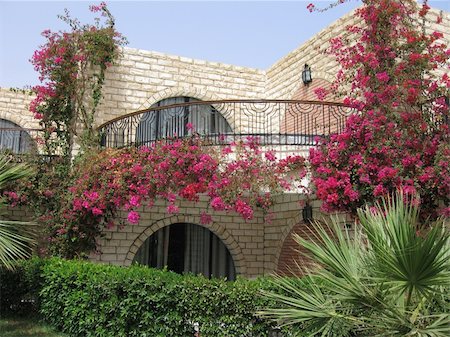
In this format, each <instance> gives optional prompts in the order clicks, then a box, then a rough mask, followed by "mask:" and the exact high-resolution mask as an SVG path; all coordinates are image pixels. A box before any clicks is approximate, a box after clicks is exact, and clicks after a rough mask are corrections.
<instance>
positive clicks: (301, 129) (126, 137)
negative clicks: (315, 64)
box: [98, 100, 355, 147]
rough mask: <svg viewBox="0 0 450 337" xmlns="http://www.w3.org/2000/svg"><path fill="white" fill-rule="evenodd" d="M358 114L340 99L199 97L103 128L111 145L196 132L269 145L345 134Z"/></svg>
mask: <svg viewBox="0 0 450 337" xmlns="http://www.w3.org/2000/svg"><path fill="white" fill-rule="evenodd" d="M354 112H355V110H353V109H351V108H348V107H346V106H345V105H343V104H341V103H335V102H316V101H296V100H222V101H195V102H188V103H180V104H173V105H166V106H159V107H152V108H149V109H145V110H140V111H136V112H134V113H131V114H128V115H125V116H120V117H118V118H115V119H113V120H111V121H109V122H107V123H105V124H103V125H101V126H100V127H99V128H98V130H99V133H100V136H101V144H102V146H105V147H125V146H140V145H147V144H150V143H152V142H154V141H156V140H159V139H164V138H170V137H173V136H177V137H183V136H187V135H190V134H192V133H193V132H196V133H198V134H200V135H201V136H203V137H205V138H207V139H208V140H209V141H210V142H211V144H213V145H215V144H217V145H219V144H227V143H230V142H232V141H236V140H239V139H242V138H245V137H247V136H255V137H258V138H259V140H260V142H261V144H265V145H302V146H311V145H314V143H315V138H316V136H326V135H330V134H332V133H336V132H340V131H341V130H342V129H343V128H344V125H345V121H346V119H347V117H348V116H349V115H350V114H352V113H354Z"/></svg>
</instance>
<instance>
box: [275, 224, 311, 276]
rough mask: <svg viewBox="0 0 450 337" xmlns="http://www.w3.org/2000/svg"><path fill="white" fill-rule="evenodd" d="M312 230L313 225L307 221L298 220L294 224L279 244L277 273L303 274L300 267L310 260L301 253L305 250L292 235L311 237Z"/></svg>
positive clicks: (307, 263) (306, 264) (309, 263)
mask: <svg viewBox="0 0 450 337" xmlns="http://www.w3.org/2000/svg"><path fill="white" fill-rule="evenodd" d="M314 232H315V230H314V227H313V226H312V225H311V224H309V223H305V222H304V221H300V222H297V223H296V224H294V226H293V227H292V228H291V230H290V231H289V233H288V234H287V235H286V237H285V239H284V240H283V241H282V242H283V244H282V245H281V246H280V250H279V254H278V261H277V264H276V266H277V267H276V268H277V270H276V271H277V274H279V275H286V276H292V275H300V276H301V275H302V274H303V271H302V269H301V268H302V267H307V266H310V265H311V264H312V260H311V259H310V258H308V257H306V256H304V255H303V254H304V253H306V250H305V249H304V248H303V247H300V246H299V245H298V243H297V242H296V241H295V240H294V235H295V234H296V235H299V236H300V237H302V238H304V239H311V238H313V237H314Z"/></svg>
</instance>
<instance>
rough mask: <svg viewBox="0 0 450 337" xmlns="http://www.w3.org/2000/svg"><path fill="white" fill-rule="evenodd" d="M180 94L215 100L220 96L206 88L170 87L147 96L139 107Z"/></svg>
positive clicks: (143, 107)
mask: <svg viewBox="0 0 450 337" xmlns="http://www.w3.org/2000/svg"><path fill="white" fill-rule="evenodd" d="M180 96H184V97H192V98H196V99H199V100H202V101H217V100H220V99H221V97H219V96H217V95H216V94H214V93H209V92H207V91H206V90H201V89H198V88H192V87H172V88H167V89H164V90H162V91H159V92H157V93H156V94H154V95H152V96H150V97H149V98H147V100H146V101H145V102H144V103H143V104H142V105H141V107H140V109H145V108H148V107H150V106H152V105H153V104H155V103H157V102H159V101H162V100H163V99H166V98H171V97H180Z"/></svg>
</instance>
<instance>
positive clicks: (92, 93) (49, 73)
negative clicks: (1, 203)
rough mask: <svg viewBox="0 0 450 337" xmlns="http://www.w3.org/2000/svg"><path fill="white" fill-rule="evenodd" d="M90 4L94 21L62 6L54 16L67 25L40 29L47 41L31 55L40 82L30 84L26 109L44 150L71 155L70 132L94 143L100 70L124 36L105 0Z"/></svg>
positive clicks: (116, 52)
mask: <svg viewBox="0 0 450 337" xmlns="http://www.w3.org/2000/svg"><path fill="white" fill-rule="evenodd" d="M90 10H91V11H92V12H94V13H100V14H101V17H97V18H96V20H95V24H94V25H90V24H85V25H82V24H81V23H80V22H79V21H78V20H77V19H73V18H71V17H70V14H69V12H68V11H67V10H66V12H65V15H62V16H59V17H60V19H62V20H63V21H65V22H66V23H67V24H68V25H69V26H70V28H71V30H70V31H68V32H66V31H59V32H52V31H50V30H45V31H44V32H43V33H42V36H43V37H44V38H45V40H46V42H45V43H44V44H43V45H42V46H41V47H40V48H39V49H38V50H36V51H35V52H34V54H33V56H32V58H31V63H32V64H33V66H34V69H35V70H36V71H37V72H38V73H39V80H40V82H41V84H39V85H36V86H34V87H33V88H32V89H33V91H34V93H35V95H36V96H35V98H34V100H33V101H32V102H31V104H30V111H31V112H32V113H33V114H34V117H35V118H36V119H38V120H39V122H40V124H41V125H42V127H43V128H44V130H45V137H44V139H45V150H46V152H47V153H48V154H59V155H64V156H66V157H70V156H71V155H72V149H73V145H74V138H75V137H77V142H78V143H79V145H81V147H82V149H89V148H91V147H95V146H96V145H97V144H98V142H97V141H96V133H95V129H94V125H93V123H94V117H95V113H96V109H97V106H98V104H99V103H100V99H101V97H102V93H101V89H102V86H103V83H104V81H105V72H106V69H107V68H108V67H110V66H111V65H112V64H113V63H114V62H115V61H116V60H117V58H118V57H119V52H120V49H119V47H120V46H121V45H123V44H125V43H126V40H125V39H124V38H123V37H122V35H121V34H120V33H118V32H117V31H116V30H115V28H114V17H113V16H112V15H111V13H110V11H109V10H108V8H107V6H106V4H105V3H103V2H102V3H101V4H100V5H98V6H91V7H90ZM55 136H56V137H55Z"/></svg>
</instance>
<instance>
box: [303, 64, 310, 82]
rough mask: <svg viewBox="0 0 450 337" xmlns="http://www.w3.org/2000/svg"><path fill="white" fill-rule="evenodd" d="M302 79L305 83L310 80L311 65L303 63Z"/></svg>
mask: <svg viewBox="0 0 450 337" xmlns="http://www.w3.org/2000/svg"><path fill="white" fill-rule="evenodd" d="M302 81H303V83H304V84H305V85H307V84H309V83H311V82H312V76H311V67H310V66H309V65H307V64H306V63H305V68H304V69H303V71H302Z"/></svg>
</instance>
